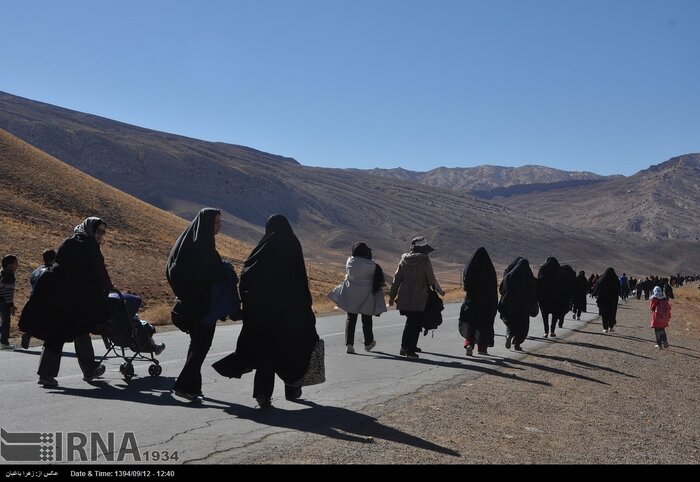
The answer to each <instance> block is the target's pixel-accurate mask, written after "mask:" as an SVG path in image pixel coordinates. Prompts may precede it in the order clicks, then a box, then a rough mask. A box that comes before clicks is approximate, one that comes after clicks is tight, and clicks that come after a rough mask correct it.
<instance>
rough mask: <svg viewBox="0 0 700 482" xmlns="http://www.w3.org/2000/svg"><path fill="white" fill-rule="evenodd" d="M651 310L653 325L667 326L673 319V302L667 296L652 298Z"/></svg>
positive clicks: (653, 326) (657, 326) (654, 326)
mask: <svg viewBox="0 0 700 482" xmlns="http://www.w3.org/2000/svg"><path fill="white" fill-rule="evenodd" d="M649 309H650V310H651V327H652V328H666V327H667V326H668V322H669V321H670V320H671V304H670V303H669V302H668V300H667V299H666V298H663V299H658V298H652V299H651V301H650V302H649Z"/></svg>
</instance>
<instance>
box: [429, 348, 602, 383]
mask: <svg viewBox="0 0 700 482" xmlns="http://www.w3.org/2000/svg"><path fill="white" fill-rule="evenodd" d="M523 353H525V354H527V355H531V356H538V355H536V354H535V353H532V352H523ZM439 356H445V357H450V358H454V357H452V356H450V355H439ZM539 356H542V355H539ZM469 361H472V362H475V363H488V364H493V365H498V366H499V367H500V368H510V369H512V370H513V369H514V370H524V369H525V368H520V367H530V368H535V369H537V370H542V371H545V372H550V373H556V374H557V375H565V376H568V377H574V378H579V379H581V380H588V381H590V382H595V383H601V384H603V385H607V383H605V382H602V381H600V380H596V379H595V378H591V377H587V376H585V375H581V374H579V373H574V372H571V371H568V370H563V369H561V368H554V367H548V366H545V365H540V364H538V363H528V362H525V361H523V360H519V359H515V358H494V357H492V356H488V357H473V358H470V359H469ZM511 364H512V365H511ZM513 365H518V366H513ZM470 368H471V367H470ZM487 370H489V371H495V370H490V369H487ZM612 371H614V370H612ZM496 373H497V374H499V375H500V376H502V377H505V378H508V379H511V380H521V381H526V382H530V383H537V384H540V385H547V386H551V383H547V382H541V381H539V380H528V379H526V378H521V377H517V376H515V375H509V374H507V373H502V372H500V371H496Z"/></svg>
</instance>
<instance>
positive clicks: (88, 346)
mask: <svg viewBox="0 0 700 482" xmlns="http://www.w3.org/2000/svg"><path fill="white" fill-rule="evenodd" d="M64 344H65V342H64V341H62V340H61V341H56V340H48V341H45V342H44V349H43V350H42V352H41V358H40V359H39V370H37V375H39V376H41V375H46V376H50V377H57V376H58V371H59V370H60V368H61V355H62V354H63V345H64ZM73 344H74V345H75V354H76V356H77V357H78V365H80V369H81V370H82V372H83V375H86V376H87V375H91V374H92V373H93V372H94V371H95V369H96V368H97V366H98V363H97V362H96V361H95V350H94V348H93V347H92V339H91V338H90V335H89V334H88V333H86V334H84V335H81V336H79V337H77V338H76V339H75V340H73Z"/></svg>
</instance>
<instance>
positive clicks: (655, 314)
mask: <svg viewBox="0 0 700 482" xmlns="http://www.w3.org/2000/svg"><path fill="white" fill-rule="evenodd" d="M649 309H650V310H651V327H652V328H654V332H655V333H656V345H654V348H658V349H661V348H668V339H667V338H666V327H667V326H668V322H669V321H670V320H671V304H670V303H669V302H668V300H667V299H666V295H665V294H664V290H663V289H662V288H661V286H655V287H654V291H653V292H652V295H651V301H650V302H649Z"/></svg>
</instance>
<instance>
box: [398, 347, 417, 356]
mask: <svg viewBox="0 0 700 482" xmlns="http://www.w3.org/2000/svg"><path fill="white" fill-rule="evenodd" d="M399 355H401V356H405V357H408V358H418V353H416V352H415V351H408V350H407V349H405V348H401V351H399Z"/></svg>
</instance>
